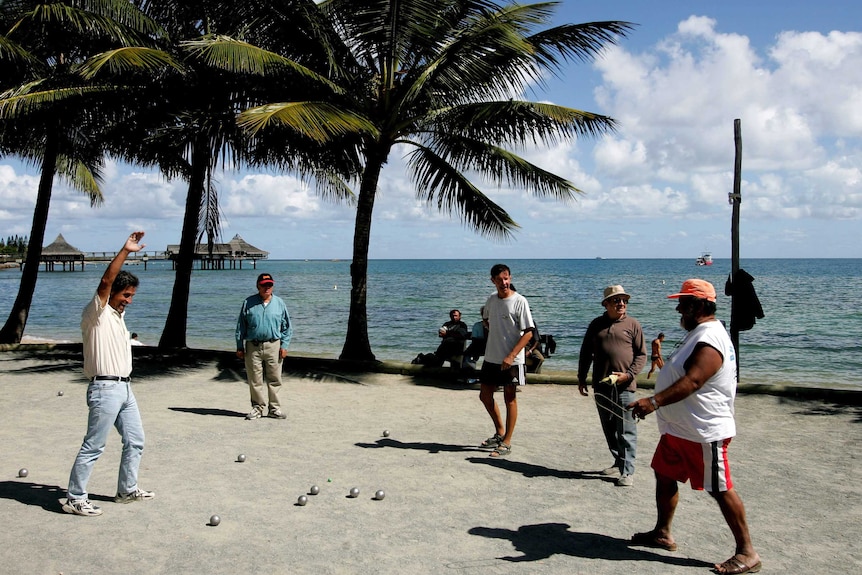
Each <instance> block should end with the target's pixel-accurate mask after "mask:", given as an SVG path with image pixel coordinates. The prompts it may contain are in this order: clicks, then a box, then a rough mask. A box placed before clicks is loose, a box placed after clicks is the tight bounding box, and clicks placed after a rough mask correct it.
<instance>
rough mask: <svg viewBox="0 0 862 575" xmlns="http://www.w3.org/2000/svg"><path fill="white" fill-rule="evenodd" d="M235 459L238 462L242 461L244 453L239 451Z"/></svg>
mask: <svg viewBox="0 0 862 575" xmlns="http://www.w3.org/2000/svg"><path fill="white" fill-rule="evenodd" d="M236 460H237V461H238V462H240V463H243V462H244V461H245V453H240V454H239V455H237V456H236Z"/></svg>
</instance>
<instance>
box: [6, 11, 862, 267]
mask: <svg viewBox="0 0 862 575" xmlns="http://www.w3.org/2000/svg"><path fill="white" fill-rule="evenodd" d="M601 20H623V21H627V22H631V23H634V24H637V26H636V28H635V29H634V30H633V31H632V32H631V33H630V34H629V35H628V37H626V38H623V39H621V40H620V42H619V44H618V45H617V46H614V47H611V48H609V49H607V50H606V51H604V52H603V53H602V55H601V57H600V58H598V59H597V60H596V61H595V62H591V63H581V62H575V63H572V64H571V65H568V66H566V67H565V68H564V70H563V71H562V72H561V74H559V76H558V77H556V78H549V79H548V82H547V83H546V84H545V85H544V86H537V87H536V88H535V90H534V91H533V92H531V93H528V94H526V97H527V98H529V99H532V100H539V101H547V102H553V103H555V104H559V105H563V106H568V107H572V108H577V109H581V110H586V111H590V112H596V113H600V114H605V115H609V116H611V117H612V118H614V119H615V120H616V121H617V122H618V129H617V131H616V132H615V133H613V134H608V135H605V136H603V137H600V138H597V139H579V140H577V141H575V142H570V143H566V144H561V145H558V146H555V147H552V148H542V149H529V150H525V151H523V152H522V154H523V155H524V156H525V157H527V158H528V159H530V160H531V161H533V162H535V163H536V164H538V165H539V166H541V167H543V168H545V169H548V170H551V171H553V172H554V173H556V174H559V175H561V176H563V177H565V178H567V179H568V180H569V181H571V182H573V183H574V184H575V185H576V186H577V187H578V188H579V189H580V190H582V192H583V194H582V195H581V196H579V198H578V199H577V200H576V201H574V202H571V203H570V204H560V203H556V202H552V201H549V200H543V199H538V198H535V197H533V196H532V195H530V194H529V193H528V192H526V191H524V190H519V189H513V188H508V187H498V186H496V185H494V184H486V183H483V182H479V185H480V187H481V188H482V190H483V191H484V192H485V193H486V194H487V195H489V196H490V197H491V198H492V199H493V200H494V201H495V202H497V203H498V204H500V205H501V206H503V208H505V209H506V210H507V211H508V212H509V214H510V215H511V216H512V217H513V219H514V220H515V221H516V222H517V223H518V224H519V226H520V227H519V229H517V230H516V231H515V233H514V235H513V237H512V239H510V240H509V241H500V240H494V239H489V238H485V237H482V236H479V235H478V234H476V233H475V232H473V231H472V230H470V229H468V228H466V227H465V226H464V225H463V224H462V223H461V222H460V220H459V218H458V216H457V214H456V215H450V214H443V213H439V212H438V211H437V210H436V208H434V207H429V206H427V205H425V204H424V203H422V202H420V201H418V200H417V199H416V191H415V187H414V186H413V184H412V183H411V181H410V180H409V178H408V177H407V173H406V171H405V170H404V163H403V161H402V157H403V156H404V154H405V151H406V150H405V149H403V148H400V149H396V150H395V151H394V152H393V154H392V155H391V157H390V161H389V163H388V164H387V166H386V169H385V170H384V172H383V174H382V177H381V181H380V188H379V193H378V197H377V200H376V203H375V213H374V221H373V224H372V230H371V247H370V257H371V258H374V259H397V258H405V259H437V258H443V259H472V258H481V259H496V260H500V261H505V260H506V259H516V258H588V259H592V258H596V257H603V258H692V259H693V258H695V257H697V256H699V255H700V254H701V253H702V252H711V253H712V255H713V257H714V258H729V257H730V256H731V250H732V245H731V220H732V207H731V205H730V204H729V202H728V194H729V193H731V192H732V191H733V172H734V160H735V143H734V121H735V120H736V119H739V120H740V127H741V130H740V133H741V142H742V156H741V161H742V179H741V195H742V201H741V204H740V228H739V230H740V244H739V245H740V256H741V258H742V260H743V261H744V260H745V259H746V258H859V257H862V247H860V246H862V227H860V219H862V30H860V28H862V4H856V3H853V2H846V1H840V2H839V1H837V0H820V1H819V2H816V3H813V2H809V1H807V0H780V1H779V0H757V1H756V2H752V1H751V0H724V1H723V2H713V1H710V2H706V1H702V0H687V1H683V0H679V1H677V0H652V1H650V2H645V1H643V0H601V1H599V0H563V1H562V2H560V5H559V7H558V9H557V12H556V18H555V22H554V24H563V23H582V22H591V21H601ZM37 185H38V170H37V169H36V168H34V167H32V166H27V165H24V164H21V163H20V162H17V161H16V160H15V159H14V158H10V157H5V158H0V237H2V238H6V237H8V236H10V235H16V234H17V235H26V236H29V234H30V227H31V224H32V214H33V208H34V205H35V199H36V188H37ZM217 185H218V188H219V194H220V198H221V208H222V215H223V219H222V223H223V228H222V237H223V239H224V241H227V240H229V239H230V238H232V237H233V236H234V235H237V234H238V235H240V236H242V237H243V238H244V239H245V240H246V241H248V242H249V243H251V244H253V245H255V246H257V247H259V248H262V249H264V250H267V251H269V252H270V257H271V258H274V259H350V257H351V254H352V241H353V227H354V212H353V210H352V209H351V208H350V207H348V206H341V205H335V204H332V203H329V202H327V201H325V200H322V199H320V198H318V197H317V196H316V194H315V191H314V189H313V188H310V187H309V186H308V185H306V184H305V183H303V182H301V181H299V180H298V179H297V178H296V177H294V176H292V175H290V174H282V173H275V172H248V171H242V172H224V173H220V174H218V175H217ZM102 188H103V192H104V196H105V202H104V204H103V205H102V206H101V207H98V208H91V207H90V205H89V202H88V200H87V199H86V198H85V197H84V196H83V195H82V194H80V193H79V192H76V191H74V190H70V189H69V188H68V187H66V186H65V185H64V184H63V183H62V182H60V181H57V182H56V183H55V187H54V194H53V197H52V203H51V211H50V215H49V220H48V228H47V232H46V237H45V244H46V245H47V244H48V243H50V242H52V241H53V240H54V238H55V237H56V236H57V235H58V234H63V236H64V237H65V238H66V240H67V241H68V242H69V243H70V244H72V245H73V246H75V247H77V248H78V249H80V250H83V251H106V250H107V251H113V250H115V249H118V248H119V247H120V246H121V245H122V243H123V241H125V238H126V236H127V234H128V233H129V232H130V231H132V230H138V229H143V230H145V231H146V232H147V235H146V238H145V243H146V244H147V250H148V251H149V250H156V251H160V250H164V249H165V247H166V246H167V245H168V244H177V243H179V238H180V232H181V229H182V215H183V210H184V205H185V192H186V185H185V184H184V183H183V182H181V181H171V182H168V181H165V180H164V179H163V178H161V177H160V176H159V175H158V174H157V173H156V172H153V171H145V170H141V169H139V168H135V167H131V166H128V165H125V164H117V163H109V164H108V165H107V168H106V170H105V179H104V182H103V185H102Z"/></svg>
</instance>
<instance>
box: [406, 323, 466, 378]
mask: <svg viewBox="0 0 862 575" xmlns="http://www.w3.org/2000/svg"><path fill="white" fill-rule="evenodd" d="M468 334H469V331H468V330H467V324H466V323H464V322H463V321H461V312H460V310H457V309H453V310H452V311H450V312H449V321H447V322H446V323H444V324H443V325H441V326H440V329H438V330H437V335H438V336H439V337H440V338H441V339H442V340H443V341H441V342H440V345H439V346H437V350H436V351H435V352H434V353H420V354H419V355H417V356H416V358H415V359H414V360H413V362H412V363H414V364H422V365H428V366H431V367H440V366H441V365H443V362H444V361H449V360H450V359H451V358H453V357H455V356H461V355H463V354H464V342H465V341H467V338H468Z"/></svg>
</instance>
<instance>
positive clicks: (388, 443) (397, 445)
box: [354, 438, 482, 453]
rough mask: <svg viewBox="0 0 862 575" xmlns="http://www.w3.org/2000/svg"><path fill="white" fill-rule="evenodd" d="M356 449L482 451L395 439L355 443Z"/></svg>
mask: <svg viewBox="0 0 862 575" xmlns="http://www.w3.org/2000/svg"><path fill="white" fill-rule="evenodd" d="M354 445H356V447H362V448H364V449H380V448H383V447H392V448H394V449H417V450H419V451H427V452H428V453H440V452H443V451H448V452H462V451H463V452H473V451H478V452H481V451H482V450H481V449H479V448H478V447H474V446H472V445H452V444H447V443H433V442H428V443H426V442H418V441H417V442H413V443H404V442H402V441H397V440H395V439H389V438H386V439H378V440H377V441H376V442H375V443H356V444H354Z"/></svg>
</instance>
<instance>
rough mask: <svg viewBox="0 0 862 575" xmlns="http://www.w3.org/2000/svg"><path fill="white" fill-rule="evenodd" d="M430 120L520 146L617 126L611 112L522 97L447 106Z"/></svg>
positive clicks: (474, 135)
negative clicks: (588, 110)
mask: <svg viewBox="0 0 862 575" xmlns="http://www.w3.org/2000/svg"><path fill="white" fill-rule="evenodd" d="M429 123H433V124H435V125H438V126H445V127H444V128H443V131H444V132H446V133H453V132H455V133H459V134H462V135H464V136H465V137H468V138H474V139H478V140H482V141H486V142H491V143H498V144H499V143H503V142H505V143H506V144H507V145H512V146H518V147H522V146H526V145H554V144H556V143H558V142H559V141H563V140H570V139H574V138H576V137H578V136H589V137H597V136H599V135H601V134H605V133H608V132H613V131H614V130H616V122H615V121H614V119H613V118H610V117H609V116H603V115H601V114H595V113H592V112H585V111H583V110H576V109H574V108H568V107H566V106H558V105H556V104H548V103H542V102H529V101H522V100H504V101H494V102H474V103H468V104H461V105H458V106H453V107H450V108H444V109H441V110H439V111H436V113H435V114H433V115H432V116H431V117H429ZM439 129H440V128H438V130H439Z"/></svg>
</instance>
